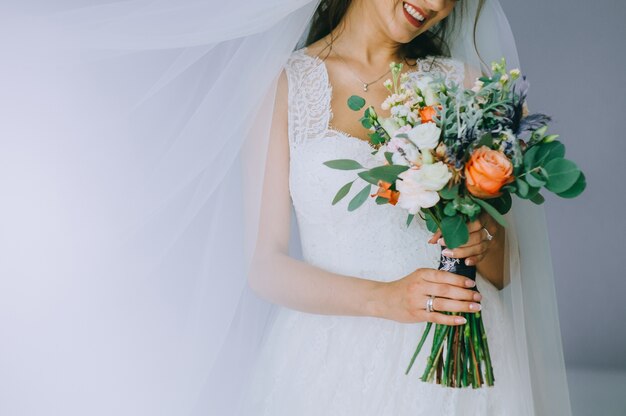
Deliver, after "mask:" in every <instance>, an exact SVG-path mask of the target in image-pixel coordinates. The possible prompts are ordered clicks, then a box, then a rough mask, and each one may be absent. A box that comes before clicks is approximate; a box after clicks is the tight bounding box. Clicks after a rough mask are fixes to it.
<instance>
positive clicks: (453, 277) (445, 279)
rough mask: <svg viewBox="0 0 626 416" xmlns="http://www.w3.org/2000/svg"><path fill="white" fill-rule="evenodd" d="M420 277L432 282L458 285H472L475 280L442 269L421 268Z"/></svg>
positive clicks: (474, 283) (474, 284)
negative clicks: (421, 273) (422, 271)
mask: <svg viewBox="0 0 626 416" xmlns="http://www.w3.org/2000/svg"><path fill="white" fill-rule="evenodd" d="M423 270H424V273H423V275H422V279H423V280H425V281H427V282H432V283H444V284H448V285H453V286H459V287H474V286H476V282H475V281H473V280H472V279H468V278H467V277H465V276H461V275H460V274H456V273H450V272H446V271H443V270H435V269H423ZM472 292H473V291H472Z"/></svg>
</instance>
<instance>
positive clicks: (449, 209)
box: [443, 202, 456, 217]
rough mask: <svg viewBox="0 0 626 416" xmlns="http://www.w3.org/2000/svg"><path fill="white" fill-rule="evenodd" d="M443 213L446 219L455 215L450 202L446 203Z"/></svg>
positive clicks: (454, 209)
mask: <svg viewBox="0 0 626 416" xmlns="http://www.w3.org/2000/svg"><path fill="white" fill-rule="evenodd" d="M443 213H444V214H445V215H447V216H448V217H452V216H454V215H456V208H455V207H454V204H453V203H452V202H449V203H447V204H446V206H445V207H444V209H443Z"/></svg>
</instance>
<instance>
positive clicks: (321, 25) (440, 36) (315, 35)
mask: <svg viewBox="0 0 626 416" xmlns="http://www.w3.org/2000/svg"><path fill="white" fill-rule="evenodd" d="M457 1H460V2H461V3H462V4H461V6H463V3H465V2H464V1H462V0H457ZM351 3H352V0H322V2H321V3H320V4H319V6H318V7H317V10H316V11H315V14H314V16H313V20H312V21H311V28H310V30H309V33H308V36H307V39H306V43H305V45H306V46H309V45H311V44H312V43H314V42H317V41H318V40H320V39H322V38H323V37H324V36H326V35H328V34H329V33H331V32H332V31H333V29H335V28H336V27H337V25H338V24H339V23H340V22H341V20H342V19H343V18H344V16H345V14H346V12H347V11H348V8H349V7H350V4H351ZM483 3H484V0H479V6H478V12H477V14H476V17H475V20H474V30H473V33H474V43H475V41H476V39H475V35H476V22H477V21H478V15H479V14H480V10H481V9H482V5H483ZM462 13H463V8H462V7H458V6H457V7H455V8H454V9H453V11H452V13H450V16H448V17H446V18H445V19H443V20H442V21H441V22H439V23H438V24H437V25H436V26H434V27H433V28H431V29H430V30H427V31H426V32H424V33H422V34H421V35H419V36H417V37H416V38H415V39H413V40H412V41H411V42H409V43H406V44H404V45H403V48H402V50H401V53H402V55H403V56H405V57H407V58H413V59H417V58H423V57H426V56H429V55H433V56H450V49H449V47H448V44H447V41H448V39H447V37H448V36H449V34H450V32H451V31H450V30H449V29H451V28H453V27H454V24H455V22H456V20H457V19H459V18H460V17H461V16H462ZM332 41H333V40H332V39H331V47H332Z"/></svg>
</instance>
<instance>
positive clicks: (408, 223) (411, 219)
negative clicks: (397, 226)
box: [406, 214, 415, 227]
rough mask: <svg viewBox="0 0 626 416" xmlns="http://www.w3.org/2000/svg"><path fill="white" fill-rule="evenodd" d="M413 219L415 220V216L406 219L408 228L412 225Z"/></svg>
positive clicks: (411, 215)
mask: <svg viewBox="0 0 626 416" xmlns="http://www.w3.org/2000/svg"><path fill="white" fill-rule="evenodd" d="M413 218H415V214H409V215H408V216H407V217H406V226H407V227H408V226H409V225H411V222H413Z"/></svg>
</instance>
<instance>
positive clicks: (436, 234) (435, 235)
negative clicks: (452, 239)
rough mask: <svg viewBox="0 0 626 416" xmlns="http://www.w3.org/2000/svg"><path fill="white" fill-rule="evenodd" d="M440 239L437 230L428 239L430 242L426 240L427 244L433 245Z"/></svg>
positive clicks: (439, 231) (439, 232) (439, 233)
mask: <svg viewBox="0 0 626 416" xmlns="http://www.w3.org/2000/svg"><path fill="white" fill-rule="evenodd" d="M440 238H441V230H437V231H436V232H435V233H434V234H433V236H432V237H430V240H428V242H429V243H430V244H435V243H436V242H437V240H439V239H440Z"/></svg>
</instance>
